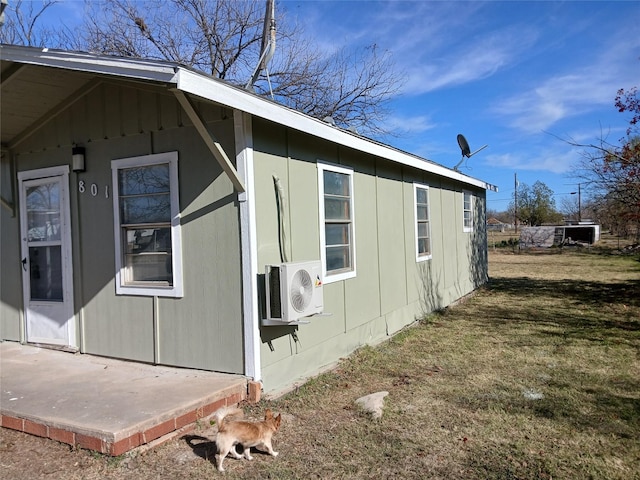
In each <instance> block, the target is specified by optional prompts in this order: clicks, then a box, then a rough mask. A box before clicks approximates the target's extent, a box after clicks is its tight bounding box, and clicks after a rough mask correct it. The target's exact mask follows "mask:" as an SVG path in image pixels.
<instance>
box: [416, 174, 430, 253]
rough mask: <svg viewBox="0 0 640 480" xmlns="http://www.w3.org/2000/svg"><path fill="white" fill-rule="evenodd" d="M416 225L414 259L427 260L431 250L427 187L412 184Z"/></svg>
mask: <svg viewBox="0 0 640 480" xmlns="http://www.w3.org/2000/svg"><path fill="white" fill-rule="evenodd" d="M413 194H414V195H413V198H414V204H415V209H414V214H415V226H416V261H418V262H422V261H424V260H429V259H430V258H431V256H432V252H431V217H430V215H429V187H428V186H426V185H420V184H418V183H414V184H413Z"/></svg>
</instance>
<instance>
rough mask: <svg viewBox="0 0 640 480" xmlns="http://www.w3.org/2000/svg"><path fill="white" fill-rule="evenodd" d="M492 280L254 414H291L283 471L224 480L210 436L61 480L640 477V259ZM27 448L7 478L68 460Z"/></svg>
mask: <svg viewBox="0 0 640 480" xmlns="http://www.w3.org/2000/svg"><path fill="white" fill-rule="evenodd" d="M490 276H491V282H490V285H489V286H488V287H487V288H484V289H482V290H480V291H479V292H478V294H477V295H475V296H474V297H472V298H470V299H468V300H467V301H466V302H464V303H462V304H459V305H457V306H455V307H452V308H449V309H447V310H446V311H445V312H444V313H442V314H438V315H433V316H430V317H429V318H427V319H425V320H424V321H423V322H421V323H420V324H418V325H417V326H415V327H414V328H409V329H406V330H405V331H403V332H401V333H400V334H399V335H397V336H396V337H394V338H392V339H391V340H390V341H388V342H386V343H385V344H383V345H381V346H379V347H377V348H370V347H366V348H362V349H360V350H359V351H358V352H356V353H355V354H354V355H352V356H351V357H349V358H348V359H345V360H344V361H343V362H342V363H341V364H340V366H339V367H338V368H336V369H334V370H333V371H331V372H329V373H326V374H324V375H321V376H319V377H317V378H314V379H312V380H310V381H309V382H308V383H307V384H305V385H304V386H302V387H300V388H299V389H298V390H297V391H295V392H292V393H290V394H288V395H286V396H284V397H282V398H280V399H278V400H276V401H265V402H262V403H261V404H259V405H256V406H245V407H246V411H247V414H248V416H254V417H256V418H257V417H260V416H262V415H263V414H264V409H265V408H266V407H267V406H269V407H270V408H271V409H273V410H274V411H275V412H282V414H283V425H282V428H281V430H280V432H279V433H278V434H276V436H275V437H274V448H275V449H276V450H277V451H279V452H280V455H279V456H278V457H277V458H272V457H270V456H268V455H259V454H258V455H254V458H255V460H254V461H252V462H248V461H245V460H234V459H228V460H226V461H225V468H226V469H227V472H226V473H225V474H224V475H221V474H219V473H218V472H216V471H215V466H214V464H213V460H212V459H213V454H214V446H213V443H212V440H213V439H214V431H213V429H212V427H210V426H208V425H203V427H202V429H201V430H200V431H199V432H197V433H196V434H195V435H190V436H188V437H185V438H183V439H180V440H176V441H174V442H171V443H169V444H166V445H163V446H161V447H159V448H157V449H155V450H153V451H150V452H148V453H146V454H143V455H137V456H133V457H125V458H120V459H116V460H115V461H114V460H113V459H108V458H104V457H101V456H97V455H91V454H88V453H87V452H83V451H77V452H68V458H67V463H69V464H70V465H71V466H69V467H68V468H66V469H64V470H62V469H59V470H57V472H58V473H60V472H65V473H66V476H65V475H62V476H58V477H57V478H86V479H89V478H100V479H104V478H112V479H135V478H172V479H178V478H198V479H202V478H216V477H222V476H224V477H225V478H227V479H256V478H261V479H267V478H273V479H312V478H319V479H367V478H370V479H374V478H375V479H382V478H403V479H426V478H439V479H442V478H446V479H450V478H465V479H511V478H513V479H515V478H526V479H532V478H556V479H578V478H579V479H583V478H593V479H625V480H627V479H633V478H636V479H637V478H640V475H639V474H638V465H640V443H639V441H638V438H640V389H639V387H638V385H640V353H639V352H640V303H639V302H640V263H639V262H638V259H637V258H630V257H622V256H608V255H601V254H598V255H596V254H579V253H572V254H566V253H565V254H555V255H551V254H538V255H525V254H522V255H511V254H493V253H492V254H490ZM302 328H304V327H302ZM380 390H386V391H388V392H389V396H387V397H386V399H385V411H384V415H383V417H382V418H381V419H380V420H378V421H373V420H371V419H370V418H369V417H368V416H367V415H366V414H365V413H363V412H362V411H360V410H359V409H358V408H356V407H355V406H354V401H355V400H356V399H357V398H359V397H360V396H362V395H365V394H369V393H373V392H376V391H380ZM3 434H5V435H7V437H6V438H9V437H11V438H12V439H13V440H12V441H17V440H15V439H18V438H19V439H20V442H22V441H23V440H24V438H26V437H25V436H20V437H19V435H21V434H19V433H18V432H3ZM31 440H32V441H33V442H41V444H40V443H38V447H37V448H36V447H33V446H30V447H26V446H24V445H23V444H19V445H18V444H16V445H15V446H14V447H12V448H14V451H15V453H16V456H13V455H12V456H11V457H9V456H5V455H3V468H5V467H7V468H8V466H9V467H11V468H14V467H15V466H14V464H13V463H11V462H17V461H18V459H19V458H25V459H27V460H26V461H28V462H30V463H31V464H32V465H36V464H44V465H47V463H46V462H47V459H48V461H49V462H50V464H51V462H54V461H55V462H58V463H59V461H61V460H62V459H64V458H66V457H65V456H64V455H65V454H64V452H63V453H60V450H61V448H58V449H57V450H55V449H53V448H52V447H51V445H55V444H53V443H52V442H44V441H42V439H38V438H35V437H31ZM6 441H8V440H5V442H6ZM57 447H61V446H59V445H57ZM4 451H5V453H6V452H7V451H8V450H6V448H5V449H4ZM30 451H32V452H34V453H33V455H30V454H29V455H25V453H28V452H30ZM36 451H37V453H35V452H36ZM20 453H21V455H20ZM35 458H38V459H39V460H40V463H38V462H34V461H33V460H28V459H35ZM55 462H54V463H55ZM9 464H11V465H9ZM28 468H29V467H28V466H26V467H24V469H23V470H19V471H21V472H27V471H29V470H28ZM7 471H8V472H9V471H11V472H17V471H18V470H15V469H14V470H7ZM56 475H57V474H56ZM16 478H18V477H16ZM20 478H22V477H20ZM25 478H27V477H25ZM28 478H50V477H48V476H46V475H37V474H36V475H31V476H29V477H28Z"/></svg>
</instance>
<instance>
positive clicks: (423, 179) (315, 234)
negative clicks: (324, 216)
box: [253, 118, 486, 392]
mask: <svg viewBox="0 0 640 480" xmlns="http://www.w3.org/2000/svg"><path fill="white" fill-rule="evenodd" d="M253 134H254V173H255V185H256V222H257V225H256V228H257V238H258V252H257V254H258V270H259V271H261V272H262V271H264V266H265V265H267V264H276V263H281V262H282V261H284V260H287V261H307V260H319V259H320V248H321V246H320V235H319V228H320V227H319V199H318V186H317V184H318V170H317V163H318V162H323V163H328V164H335V165H340V166H343V167H347V168H350V169H353V171H354V178H353V195H354V210H355V211H354V222H355V245H356V251H355V256H356V271H357V275H356V276H355V277H354V278H349V279H347V280H343V281H337V282H332V283H325V285H324V312H325V313H326V314H327V315H326V316H317V317H312V318H310V319H309V320H310V323H308V324H303V325H299V326H297V327H294V326H281V327H272V326H263V327H261V340H262V342H261V352H260V354H261V361H262V368H263V371H262V374H263V381H264V385H265V390H266V391H273V392H276V391H278V390H281V389H286V388H290V387H291V386H293V385H294V384H295V383H296V382H301V381H303V379H304V378H305V377H307V376H309V375H312V374H314V373H316V372H318V371H320V370H322V369H323V368H326V367H327V366H330V365H332V364H333V363H335V362H336V361H337V360H338V359H339V358H340V357H343V356H344V355H347V354H349V353H350V352H352V351H353V350H355V349H356V348H358V347H360V346H362V345H365V344H375V343H377V342H380V341H382V340H384V339H385V338H388V336H389V335H392V334H393V333H395V332H397V331H398V330H400V329H401V328H403V327H405V326H407V325H409V324H411V323H412V322H414V321H415V320H416V319H419V318H421V317H423V316H424V315H426V314H428V313H429V312H432V311H433V310H435V309H440V308H443V307H445V306H447V305H449V304H450V303H452V302H453V301H456V300H458V299H459V298H460V297H462V296H464V295H466V294H468V293H469V292H471V291H472V290H473V289H474V288H476V287H477V286H478V285H479V284H481V283H483V282H484V281H486V258H485V257H483V255H486V254H483V253H482V252H484V251H485V249H486V242H484V241H483V238H484V233H483V232H477V234H474V233H464V232H463V228H462V226H463V223H462V190H463V185H462V184H457V183H454V182H451V181H449V182H447V181H443V179H441V178H439V177H437V176H435V175H433V174H429V173H427V172H424V171H421V170H418V169H414V168H410V167H406V166H400V165H398V164H395V163H393V162H390V161H388V160H386V159H384V158H378V157H374V156H371V155H367V154H364V153H361V152H358V151H355V150H351V149H348V148H345V147H338V146H336V145H335V144H332V143H331V142H328V141H322V140H319V139H317V138H313V137H311V136H308V135H307V136H305V135H304V134H302V133H299V132H292V131H290V130H287V129H285V128H284V127H280V126H277V125H274V124H272V123H269V122H266V121H262V120H258V119H255V118H254V121H253ZM274 175H275V176H276V177H277V178H278V179H279V183H280V188H281V194H282V195H283V196H284V202H282V203H283V204H284V205H285V207H284V211H283V212H279V209H278V199H277V195H276V191H277V188H276V187H275V185H274V180H273V177H274ZM414 182H418V183H421V184H426V185H429V187H430V189H429V202H430V212H431V236H432V250H433V258H432V259H431V260H427V261H422V262H416V252H415V226H414V222H415V217H414V193H413V184H414ZM465 189H467V190H468V187H467V186H465ZM471 191H472V192H473V194H474V195H476V197H477V198H478V201H477V202H476V206H477V208H478V212H477V214H478V215H482V212H483V209H484V195H485V193H484V190H480V189H472V190H471ZM278 215H281V216H283V218H284V219H285V223H284V225H283V228H284V236H283V237H281V236H280V224H279V220H278V218H279V217H278ZM476 225H477V226H479V225H483V224H482V223H480V222H477V223H476ZM483 228H484V227H483ZM283 239H284V241H283ZM281 243H282V245H283V247H284V251H285V254H286V257H285V258H283V257H282V256H281V252H280V245H281ZM476 257H479V258H476ZM483 261H485V263H484V264H483V263H482V262H483ZM472 264H473V265H480V266H482V265H484V266H483V267H481V268H480V270H482V271H481V272H480V274H477V272H476V273H473V268H471V265H472Z"/></svg>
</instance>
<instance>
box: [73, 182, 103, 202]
mask: <svg viewBox="0 0 640 480" xmlns="http://www.w3.org/2000/svg"><path fill="white" fill-rule="evenodd" d="M78 191H79V192H80V193H84V192H86V191H87V184H86V183H85V181H84V180H80V181H79V182H78ZM98 191H99V188H98V184H97V183H92V184H91V185H89V192H91V195H92V196H94V197H97V196H98ZM104 198H109V185H105V186H104Z"/></svg>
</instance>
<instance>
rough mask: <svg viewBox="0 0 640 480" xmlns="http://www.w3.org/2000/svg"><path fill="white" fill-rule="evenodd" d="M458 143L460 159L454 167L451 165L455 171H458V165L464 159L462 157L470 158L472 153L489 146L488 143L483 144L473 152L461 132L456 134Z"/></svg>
mask: <svg viewBox="0 0 640 480" xmlns="http://www.w3.org/2000/svg"><path fill="white" fill-rule="evenodd" d="M458 145H459V146H460V152H461V153H462V158H461V159H460V161H459V162H458V164H457V165H456V166H455V167H453V169H454V170H455V171H456V172H458V171H459V170H458V167H459V166H460V164H461V163H462V162H463V161H464V157H467V158H471V157H472V156H473V155H475V154H476V153H478V152H479V151H480V150H484V149H485V148H487V147H488V146H489V145H483V146H481V147H480V148H479V149H478V150H476V151H475V152H472V151H471V148H470V147H469V142H467V139H466V138H464V135H462V134H461V133H459V134H458Z"/></svg>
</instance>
